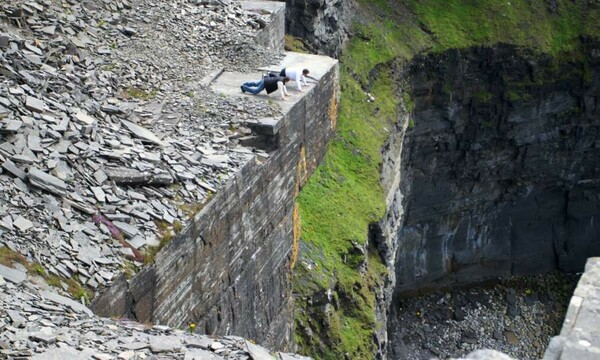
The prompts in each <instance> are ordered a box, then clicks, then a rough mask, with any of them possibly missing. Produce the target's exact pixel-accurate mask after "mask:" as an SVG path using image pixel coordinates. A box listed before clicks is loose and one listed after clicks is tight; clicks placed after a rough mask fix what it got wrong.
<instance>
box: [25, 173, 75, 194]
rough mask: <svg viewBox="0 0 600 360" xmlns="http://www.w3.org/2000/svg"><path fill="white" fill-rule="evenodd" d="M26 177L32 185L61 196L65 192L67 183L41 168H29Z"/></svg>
mask: <svg viewBox="0 0 600 360" xmlns="http://www.w3.org/2000/svg"><path fill="white" fill-rule="evenodd" d="M27 177H28V179H29V182H30V183H31V184H32V185H34V186H36V187H39V188H40V189H43V190H46V191H48V192H51V193H53V194H56V195H61V196H64V195H66V194H67V184H66V183H65V182H64V181H62V180H60V179H59V178H57V177H54V176H52V175H50V174H46V173H45V172H43V171H41V170H38V169H36V168H31V169H29V173H28V174H27Z"/></svg>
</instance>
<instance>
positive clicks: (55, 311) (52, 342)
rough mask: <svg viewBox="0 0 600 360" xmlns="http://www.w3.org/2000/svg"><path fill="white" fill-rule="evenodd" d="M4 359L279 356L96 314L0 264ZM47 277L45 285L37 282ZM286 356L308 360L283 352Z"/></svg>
mask: <svg viewBox="0 0 600 360" xmlns="http://www.w3.org/2000/svg"><path fill="white" fill-rule="evenodd" d="M0 274H2V275H4V276H6V280H5V279H4V278H3V277H2V276H0V309H2V310H1V311H0V357H1V358H3V359H25V358H27V359H36V360H50V359H58V358H60V359H65V360H67V359H69V360H70V359H73V360H79V359H95V360H101V359H102V360H109V359H121V360H126V359H146V358H161V359H186V360H219V359H231V360H234V359H235V360H249V359H254V360H258V359H273V357H272V356H271V355H270V354H269V351H268V350H266V349H265V348H263V347H261V346H258V345H255V344H254V343H252V342H249V341H247V340H245V339H243V338H240V337H236V336H227V337H221V338H216V337H208V336H205V335H198V334H194V333H193V330H194V328H195V324H193V325H192V324H190V327H189V329H188V330H187V331H186V330H180V329H173V328H169V327H168V326H161V325H154V326H152V325H144V324H140V323H136V322H132V321H130V320H127V319H118V320H112V319H102V318H99V317H96V316H94V315H93V314H92V312H91V311H90V310H89V309H88V308H86V307H85V306H83V305H82V304H81V303H79V302H77V301H74V300H72V299H70V298H67V297H64V296H61V295H59V294H57V293H55V292H53V291H52V290H51V289H48V286H47V285H45V284H44V283H43V280H42V281H41V279H39V278H35V277H33V278H30V277H29V278H28V276H27V274H26V273H25V272H23V271H22V270H20V269H9V268H6V267H4V266H3V265H0ZM40 281H41V284H36V283H39V282H40ZM276 356H277V358H278V359H280V360H293V359H299V360H300V359H305V360H308V358H305V357H301V356H297V355H294V354H286V353H277V354H276Z"/></svg>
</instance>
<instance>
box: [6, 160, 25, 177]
mask: <svg viewBox="0 0 600 360" xmlns="http://www.w3.org/2000/svg"><path fill="white" fill-rule="evenodd" d="M2 167H3V168H4V170H6V171H8V172H9V173H11V174H13V175H14V176H16V177H18V178H19V179H21V180H25V179H26V178H27V174H25V172H24V171H23V170H21V169H19V168H18V167H17V165H15V163H13V162H12V161H10V160H6V161H5V162H4V163H3V164H2Z"/></svg>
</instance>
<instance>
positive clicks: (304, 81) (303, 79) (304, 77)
mask: <svg viewBox="0 0 600 360" xmlns="http://www.w3.org/2000/svg"><path fill="white" fill-rule="evenodd" d="M302 82H303V83H304V85H308V84H307V83H306V76H304V75H302Z"/></svg>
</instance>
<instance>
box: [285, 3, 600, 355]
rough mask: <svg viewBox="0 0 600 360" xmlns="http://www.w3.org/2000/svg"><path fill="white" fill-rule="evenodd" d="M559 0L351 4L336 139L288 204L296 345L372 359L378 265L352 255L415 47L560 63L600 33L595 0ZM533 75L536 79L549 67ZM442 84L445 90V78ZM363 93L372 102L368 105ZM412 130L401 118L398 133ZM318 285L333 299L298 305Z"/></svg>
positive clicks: (377, 189)
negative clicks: (296, 244)
mask: <svg viewBox="0 0 600 360" xmlns="http://www.w3.org/2000/svg"><path fill="white" fill-rule="evenodd" d="M557 2H558V4H559V5H558V8H557V9H556V11H554V12H552V11H551V10H550V9H548V8H547V7H546V6H547V5H546V4H547V3H546V2H544V1H525V0H512V1H510V2H509V1H498V0H477V1H471V0H469V1H465V0H403V1H399V0H395V1H390V0H359V1H358V3H359V6H360V9H359V12H360V15H359V16H356V17H355V19H358V20H357V21H356V22H355V23H354V24H353V26H352V28H351V38H350V41H349V43H348V45H347V48H346V50H345V51H344V53H343V54H342V56H341V57H340V74H341V79H340V84H341V90H342V94H341V102H340V111H339V113H340V117H339V120H338V122H337V129H336V136H335V138H334V139H333V141H332V142H331V143H330V145H329V149H328V152H327V154H326V156H325V158H324V160H323V163H322V165H321V166H320V167H319V168H318V169H317V170H316V171H315V173H314V174H313V175H312V177H311V178H310V179H309V181H308V183H307V184H306V185H305V187H304V188H303V189H302V191H301V192H300V194H299V197H298V199H297V200H298V203H299V209H300V218H301V233H302V236H301V242H302V243H303V245H302V246H301V252H300V259H299V261H298V263H297V265H296V267H295V268H294V285H293V286H294V292H295V294H296V298H297V301H296V309H297V311H296V333H295V341H296V343H297V344H298V345H299V347H300V352H302V353H305V354H308V355H311V356H313V357H314V358H315V359H343V358H351V359H369V358H372V357H373V351H374V350H375V349H374V343H373V334H374V331H375V329H376V328H377V327H378V326H381V325H382V324H377V323H376V322H375V318H374V309H375V295H374V292H375V289H376V288H378V287H379V286H380V285H381V283H382V280H383V279H384V278H385V276H386V269H385V267H384V265H383V264H382V263H381V260H380V259H379V256H378V255H377V254H376V250H374V249H371V252H370V253H369V255H368V259H365V258H364V256H361V255H352V254H353V252H352V250H353V247H354V245H353V244H355V243H358V244H360V245H364V244H365V243H366V242H367V229H368V225H369V223H371V222H376V221H379V219H381V217H382V216H383V214H384V211H385V200H384V194H383V190H382V188H381V185H380V183H379V179H380V166H381V162H382V158H381V154H380V152H381V149H382V146H383V145H384V143H385V141H386V139H387V137H388V135H389V132H390V130H391V129H392V127H393V126H394V123H395V122H396V119H397V118H398V105H399V104H400V102H402V103H403V104H404V106H405V108H406V111H408V112H411V111H412V109H413V107H414V104H413V102H412V99H411V97H410V95H409V94H408V93H406V92H402V93H399V92H398V91H397V85H398V83H399V82H401V80H402V79H399V76H398V74H397V71H396V70H397V69H399V68H401V67H402V64H404V63H406V62H408V61H410V60H411V59H412V58H413V57H414V56H415V55H417V54H419V53H423V52H428V51H429V52H441V51H445V50H448V49H452V48H466V47H470V46H476V45H478V46H479V45H494V44H497V43H508V44H513V45H517V46H521V47H524V48H527V49H529V50H531V51H533V52H537V53H547V54H550V55H551V56H553V57H554V58H555V59H556V64H557V67H558V64H559V62H560V61H561V60H565V59H566V60H569V59H571V58H573V57H578V56H580V55H581V54H580V51H579V50H580V49H579V44H580V35H588V36H594V37H596V38H597V37H598V36H599V35H600V6H597V5H596V6H594V5H590V6H589V7H587V8H586V6H585V5H584V2H579V1H578V2H573V1H570V0H558V1H557ZM551 72H552V71H551ZM588 72H589V69H588ZM540 75H541V76H538V77H536V78H539V79H546V78H551V77H552V76H554V75H555V74H554V73H552V74H550V73H548V74H540ZM587 77H588V78H589V77H590V76H589V74H588V75H587ZM583 79H584V81H585V79H586V73H585V69H584V70H583ZM508 80H510V81H512V82H515V81H522V80H519V79H508ZM540 81H541V80H540ZM515 84H516V83H515ZM530 85H531V84H529V83H523V84H516V85H515V86H512V87H511V88H509V91H508V92H507V97H508V98H509V100H511V101H519V100H526V98H527V96H528V95H527V91H526V90H527V89H528V87H529V86H530ZM443 90H444V92H446V93H447V94H451V93H452V88H451V87H450V85H449V84H448V85H447V86H446V87H445V88H444V89H443ZM365 92H370V93H371V94H372V95H373V96H374V97H375V99H376V100H375V102H372V103H368V102H366V95H365ZM398 94H399V95H400V96H398ZM474 98H475V99H476V100H478V101H480V102H488V101H490V100H491V98H492V94H491V93H489V92H487V91H482V90H479V91H478V92H476V93H474ZM414 125H415V124H414V121H410V120H409V124H408V128H409V129H412V128H413V127H414ZM365 261H366V264H367V265H366V266H364V267H361V266H359V265H360V264H363V263H364V262H365ZM307 264H311V266H307ZM359 268H362V269H364V270H365V271H364V272H361V270H360V269H359ZM328 290H333V292H332V304H331V305H327V306H325V305H324V304H318V305H315V304H313V305H310V304H309V303H308V300H309V299H311V298H313V297H315V296H316V295H315V294H324V293H326V292H327V291H328Z"/></svg>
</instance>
